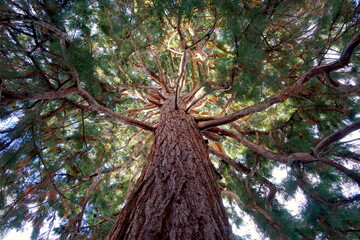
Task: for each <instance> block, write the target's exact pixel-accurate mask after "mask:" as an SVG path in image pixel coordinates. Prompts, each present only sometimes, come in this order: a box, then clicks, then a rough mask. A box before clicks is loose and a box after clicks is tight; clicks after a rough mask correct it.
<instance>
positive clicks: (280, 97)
mask: <svg viewBox="0 0 360 240" xmlns="http://www.w3.org/2000/svg"><path fill="white" fill-rule="evenodd" d="M359 44H360V32H359V33H357V34H356V35H355V36H354V37H353V38H352V39H351V41H350V42H349V43H348V45H347V46H346V48H345V50H344V52H343V54H342V55H341V56H340V58H339V59H338V60H336V61H334V62H332V63H329V64H325V65H321V66H316V67H312V68H310V69H309V70H308V71H307V72H306V73H304V74H303V75H301V77H300V78H299V79H298V80H297V81H296V82H295V84H294V85H292V86H290V87H287V88H285V89H284V90H283V91H281V92H280V93H278V94H275V95H273V96H270V97H268V98H267V99H265V100H264V101H262V102H260V103H259V104H256V105H253V106H250V107H248V108H245V109H242V110H240V111H238V112H235V113H233V114H231V115H228V116H225V117H222V118H218V119H216V120H213V121H208V122H206V123H204V124H202V125H200V126H199V128H200V129H202V130H203V129H207V128H211V127H216V126H220V125H223V124H227V123H231V122H233V121H236V120H238V119H240V118H242V117H245V116H247V115H250V114H252V113H255V112H259V111H262V110H264V109H266V108H268V107H270V106H271V105H273V104H275V103H279V102H284V101H285V100H286V99H288V98H289V97H291V96H293V95H296V94H297V93H299V92H300V91H301V90H302V88H303V86H304V84H305V83H307V82H308V81H309V80H310V79H311V78H312V77H314V76H317V75H319V74H322V73H323V72H331V71H334V70H337V69H339V68H342V67H344V66H346V65H347V64H348V63H349V62H350V57H351V55H352V53H353V51H354V49H355V47H357V46H358V45H359Z"/></svg>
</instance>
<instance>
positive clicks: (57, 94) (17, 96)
mask: <svg viewBox="0 0 360 240" xmlns="http://www.w3.org/2000/svg"><path fill="white" fill-rule="evenodd" d="M74 92H76V86H72V87H69V88H67V89H64V90H60V91H54V92H38V93H30V92H23V93H19V92H12V91H6V90H3V92H2V96H3V97H4V99H2V100H1V101H0V105H2V104H7V103H8V102H10V101H12V100H42V99H59V98H64V97H66V96H69V95H71V94H73V93H74Z"/></svg>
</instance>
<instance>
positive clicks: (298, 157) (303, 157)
mask: <svg viewBox="0 0 360 240" xmlns="http://www.w3.org/2000/svg"><path fill="white" fill-rule="evenodd" d="M208 131H212V132H216V133H219V134H224V135H226V136H229V137H231V138H234V139H235V140H237V141H238V142H239V143H241V144H242V145H244V146H245V147H247V148H249V149H251V150H252V151H254V152H256V153H258V154H260V155H262V156H264V157H266V158H269V159H272V160H275V161H277V162H281V163H285V164H292V163H293V162H302V163H305V164H306V163H311V162H317V161H320V162H323V163H325V164H328V165H330V166H332V167H334V168H336V169H338V170H339V171H341V172H343V173H344V174H346V175H347V176H349V177H350V178H352V179H353V180H354V181H356V182H357V183H358V184H359V185H360V176H359V175H358V174H356V173H355V172H353V171H351V170H349V169H347V168H346V167H344V166H342V165H341V164H338V163H336V162H333V161H331V160H329V159H326V158H318V157H314V156H312V155H311V154H310V153H305V152H297V153H292V154H290V155H282V154H277V153H273V152H271V151H269V150H267V149H266V148H264V147H262V146H260V145H257V144H255V143H253V142H251V141H249V140H248V139H246V138H245V137H243V136H241V134H236V133H234V132H231V131H229V130H225V129H220V128H211V129H208Z"/></svg>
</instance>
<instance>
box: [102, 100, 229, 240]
mask: <svg viewBox="0 0 360 240" xmlns="http://www.w3.org/2000/svg"><path fill="white" fill-rule="evenodd" d="M174 102H175V101H174V98H173V97H172V98H169V99H167V100H166V102H165V103H164V105H163V106H162V108H161V113H160V118H159V120H158V125H157V129H156V131H155V140H154V144H153V146H152V149H151V152H150V155H149V156H148V163H147V164H146V166H145V167H144V169H143V171H142V173H141V176H140V178H139V180H138V182H137V183H136V185H135V186H134V189H133V190H132V192H131V194H130V197H129V199H128V201H127V203H126V205H125V207H124V208H123V210H122V211H121V213H120V215H119V218H118V220H117V221H116V223H115V224H114V227H113V229H112V230H111V232H110V233H109V235H108V238H107V239H108V240H115V239H116V240H120V239H121V240H123V239H131V240H135V239H141V240H144V239H156V240H158V239H160V240H161V239H176V240H180V239H184V240H185V239H186V240H189V239H206V240H210V239H233V235H232V231H231V226H230V225H229V222H228V219H227V216H226V212H225V209H224V206H223V204H222V200H221V194H220V190H219V188H218V185H217V183H216V175H215V172H214V169H213V166H212V164H211V162H210V160H209V152H208V147H207V145H206V143H205V141H204V139H203V138H202V136H201V134H200V132H199V130H198V128H197V127H196V123H195V122H194V120H193V118H192V117H191V116H190V115H189V114H187V113H185V111H184V110H183V109H175V104H174Z"/></svg>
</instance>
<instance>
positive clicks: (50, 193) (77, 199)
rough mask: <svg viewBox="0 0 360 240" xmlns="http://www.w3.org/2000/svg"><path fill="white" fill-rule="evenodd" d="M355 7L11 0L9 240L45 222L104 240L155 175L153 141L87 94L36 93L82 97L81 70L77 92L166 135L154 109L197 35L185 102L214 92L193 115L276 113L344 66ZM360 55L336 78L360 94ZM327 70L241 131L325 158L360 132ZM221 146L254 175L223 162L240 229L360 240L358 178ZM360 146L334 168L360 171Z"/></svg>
mask: <svg viewBox="0 0 360 240" xmlns="http://www.w3.org/2000/svg"><path fill="white" fill-rule="evenodd" d="M356 2H357V1H350V0H341V1H339V0H331V1H330V0H329V1H324V0H317V1H257V0H252V1H245V0H242V1H238V0H220V1H212V0H207V1H203V0H183V1H168V0H136V1H129V0H125V1H113V0H98V1H65V0H43V1H25V0H24V1H5V0H3V1H0V13H1V14H0V24H1V27H0V233H1V232H4V231H7V230H8V229H13V228H15V229H20V228H21V227H22V226H23V225H24V223H26V222H31V223H32V224H33V232H32V235H31V239H40V238H42V237H44V236H45V235H46V234H47V233H44V232H43V231H44V230H43V229H44V226H45V225H49V226H52V227H51V228H50V229H49V231H50V232H51V233H50V234H53V233H56V234H57V235H56V236H57V237H59V239H70V238H74V239H76V238H79V239H105V237H106V235H107V233H108V232H109V231H110V229H111V228H112V225H113V222H112V221H113V220H114V219H116V217H117V215H118V213H119V212H120V211H121V209H122V207H123V205H124V204H125V202H126V198H127V196H128V194H129V191H130V190H131V189H132V187H133V186H134V184H135V182H136V179H137V177H138V176H139V174H140V172H141V169H142V167H143V166H144V164H146V157H147V155H148V153H149V152H150V146H151V143H152V137H151V135H150V134H149V133H147V132H146V131H144V130H139V129H137V128H136V127H134V126H128V125H126V124H124V123H121V122H119V121H118V119H115V118H112V117H110V116H109V115H108V114H107V113H104V112H101V111H98V109H94V107H93V106H90V105H91V104H90V103H89V101H88V99H85V98H84V97H81V96H80V95H79V94H77V93H74V92H73V93H71V94H68V95H66V96H61V97H45V98H42V97H36V96H38V95H37V94H40V95H41V94H43V93H56V92H57V93H59V92H61V91H63V90H64V91H65V90H67V89H69V88H71V87H72V86H75V85H76V81H77V79H75V77H74V74H73V73H72V71H73V70H74V69H75V71H76V72H77V73H78V75H79V85H78V86H80V87H81V88H82V89H83V90H85V91H86V92H87V93H89V95H91V96H92V98H93V99H94V101H96V102H98V103H99V106H102V107H106V108H107V109H109V110H111V111H114V112H116V113H118V114H121V115H122V116H127V117H130V118H134V119H138V120H140V121H143V122H145V123H146V124H148V125H153V126H156V120H157V118H158V111H159V109H158V107H157V106H155V105H154V104H153V105H152V104H151V103H149V101H148V100H147V98H149V97H150V98H152V100H154V97H156V96H155V95H154V94H152V91H159V92H161V91H163V92H162V93H164V92H165V91H164V84H161V83H159V80H158V79H156V78H155V77H154V76H157V77H159V78H160V77H161V76H162V75H164V76H165V79H167V81H168V82H169V83H168V85H169V86H171V87H172V88H176V86H177V83H176V81H175V80H176V79H177V77H178V74H179V70H181V68H180V63H181V57H182V52H183V51H184V49H183V45H182V44H183V43H182V39H181V38H182V37H183V38H184V39H186V44H187V46H191V47H190V48H188V49H187V58H186V59H185V60H186V63H187V65H186V67H185V68H184V76H185V77H184V88H183V94H186V93H189V92H191V90H193V88H194V87H195V86H196V85H197V84H198V85H199V86H202V87H203V90H200V91H199V93H198V94H197V95H196V97H195V99H196V98H197V97H200V95H201V94H204V93H207V94H208V95H207V97H206V98H205V100H206V101H204V102H201V101H200V103H201V104H200V107H198V108H194V109H192V110H191V111H190V113H191V114H193V115H194V117H204V116H205V117H209V116H214V117H216V118H219V117H222V116H226V115H230V114H232V113H234V112H238V111H240V110H242V109H245V108H247V107H250V106H253V105H255V106H258V105H257V104H259V105H261V104H263V103H264V102H265V103H266V101H267V100H268V99H269V97H270V96H276V94H278V93H280V92H284V91H286V89H289V88H290V87H291V86H293V85H294V83H295V82H297V81H298V79H299V78H300V77H301V76H302V74H304V73H305V72H306V71H308V70H309V69H310V68H311V67H314V66H317V65H322V64H327V63H330V62H332V61H334V60H336V59H338V58H339V56H340V54H341V52H342V51H343V49H344V48H345V47H346V45H347V44H348V43H349V41H350V40H351V39H352V38H353V37H354V35H355V34H356V33H357V32H358V31H359V24H358V20H359V11H358V7H357V6H356ZM24 19H25V20H26V21H25V20H24ZM44 23H47V24H49V25H51V26H53V27H55V29H50V28H47V27H46V26H45V25H44ZM213 26H214V27H213ZM212 28H213V29H212ZM211 29H212V30H211ZM180 31H181V32H182V34H183V36H182V37H181V36H180V34H179V32H180ZM59 32H60V33H66V34H67V36H69V38H70V39H71V41H70V40H66V41H63V36H62V35H61V34H60V33H59ZM201 38H203V39H202V40H201V41H200V42H198V43H196V41H197V40H199V39H201ZM358 51H359V50H358V48H357V49H356V50H355V51H354V53H353V54H352V56H351V63H350V64H349V65H348V66H347V67H345V68H342V69H340V70H338V71H333V72H331V73H329V77H330V78H331V79H332V81H333V82H335V83H336V82H339V83H341V84H345V85H352V86H355V85H356V86H359V84H360V82H359V71H358V70H359V60H360V55H359V52H358ZM144 69H145V70H144ZM322 74H323V73H321V74H318V75H317V76H316V77H313V78H311V79H309V81H308V82H307V83H306V84H305V85H304V86H303V87H302V89H301V90H300V91H299V92H297V93H295V94H292V93H291V94H290V95H291V96H290V97H289V98H287V99H286V100H284V101H282V102H278V103H277V104H273V105H272V106H270V107H267V108H266V109H260V111H254V112H252V113H251V114H247V116H245V117H243V118H241V119H239V120H237V121H236V122H235V124H237V125H236V126H238V127H239V128H240V129H241V131H239V132H241V136H243V137H244V138H246V139H247V140H248V141H250V142H252V143H254V144H256V145H257V146H260V147H262V148H264V149H266V150H268V151H271V152H272V153H274V154H278V155H283V156H289V155H291V154H293V153H298V152H301V153H312V149H313V148H314V147H315V146H317V145H318V144H319V142H321V141H322V140H323V139H324V138H326V137H327V136H329V135H331V134H332V133H334V132H336V131H339V130H341V129H344V128H345V127H346V126H349V125H350V124H353V123H354V122H357V121H358V119H359V111H360V102H359V97H358V92H354V93H343V92H341V91H339V90H338V89H336V87H334V86H332V85H331V84H330V83H329V82H327V81H326V79H325V77H324V76H323V75H322ZM154 78H155V79H154ZM335 85H336V84H335ZM201 91H202V92H201ZM32 96H35V97H32ZM159 98H161V97H159ZM155 100H156V99H155ZM199 124H202V123H199ZM221 128H223V129H226V130H229V131H230V130H231V131H234V132H236V129H235V128H234V127H233V126H231V125H224V126H221ZM214 142H216V144H219V145H220V146H222V147H223V148H224V152H225V153H226V154H227V155H228V156H230V157H231V158H232V159H234V160H235V161H236V162H237V163H239V164H241V166H243V167H244V168H246V169H248V172H246V171H243V172H241V171H239V170H235V169H234V168H232V167H231V166H230V165H229V164H226V163H225V162H224V161H223V160H220V159H212V161H213V163H214V166H216V167H217V168H218V169H217V170H218V171H219V172H220V174H221V176H222V178H221V179H220V180H219V185H220V186H221V188H222V189H223V190H225V191H230V192H232V193H234V194H236V195H237V196H238V197H239V201H238V202H237V201H234V200H233V198H231V197H230V196H226V197H224V202H225V203H226V204H225V205H226V208H227V211H228V215H229V218H230V221H231V222H232V223H233V225H234V228H239V229H241V227H242V226H243V225H246V222H245V221H244V220H243V216H245V215H249V216H251V217H252V218H251V219H252V220H254V221H255V222H256V224H257V227H258V230H259V232H261V238H266V237H268V238H270V239H278V237H279V231H278V230H277V229H276V226H279V228H281V230H282V231H283V233H284V234H285V235H286V236H287V237H288V238H289V239H322V238H323V239H335V238H338V239H357V238H359V228H360V225H359V217H358V216H360V212H359V208H358V201H359V192H358V191H359V188H358V185H356V184H359V182H357V181H356V180H354V179H353V178H351V177H349V174H346V173H345V172H344V171H341V170H339V168H336V167H333V166H330V165H328V164H325V163H324V162H318V161H316V162H309V163H299V162H296V161H295V162H291V163H286V164H284V163H281V162H276V161H274V160H273V159H269V158H268V157H266V156H261V154H259V153H256V152H255V151H254V150H251V149H249V148H247V147H246V146H245V144H244V145H242V144H239V142H238V141H236V140H234V139H232V138H228V137H226V136H218V139H217V140H216V141H215V140H211V139H210V140H209V146H212V147H214V146H216V145H213V144H214ZM358 147H359V146H358V145H357V144H356V142H350V143H342V142H339V141H336V142H334V143H332V144H330V145H329V146H327V147H326V148H325V149H324V150H323V152H322V154H321V157H324V158H326V159H329V160H332V161H333V162H335V163H338V164H340V165H341V166H343V167H345V168H347V169H348V170H349V171H351V172H352V173H354V174H357V175H358V174H359V167H358V163H359V160H360V154H359V151H358ZM218 150H219V149H218ZM220 150H221V148H220ZM278 168H280V169H282V171H283V172H285V173H286V176H285V177H284V178H283V179H282V180H281V181H278V176H274V172H275V171H274V170H276V169H278ZM251 170H253V171H254V172H253V175H251V176H250V175H249V172H250V171H251ZM264 179H267V180H269V181H270V182H273V183H274V186H275V187H276V189H277V193H276V194H275V198H274V199H273V200H272V208H271V210H270V209H265V205H266V201H267V198H268V196H269V193H270V191H269V188H268V186H267V185H266V181H265V180H264ZM346 188H349V189H350V190H347V189H346ZM351 189H355V190H351ZM352 191H357V192H352ZM299 194H300V195H301V196H303V197H304V199H305V200H304V202H305V203H304V205H301V206H298V211H297V212H296V213H294V211H293V210H292V209H290V208H289V206H288V203H289V202H291V201H292V200H293V199H294V198H295V197H296V196H298V195H299ZM299 205H300V203H299ZM261 210H264V211H265V213H266V214H268V216H267V217H268V218H266V217H265V216H264V212H262V211H261ZM80 219H81V220H80ZM269 219H271V220H269ZM53 225H54V226H53ZM235 238H236V239H251V238H254V236H252V235H249V234H248V233H241V234H239V236H235Z"/></svg>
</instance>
